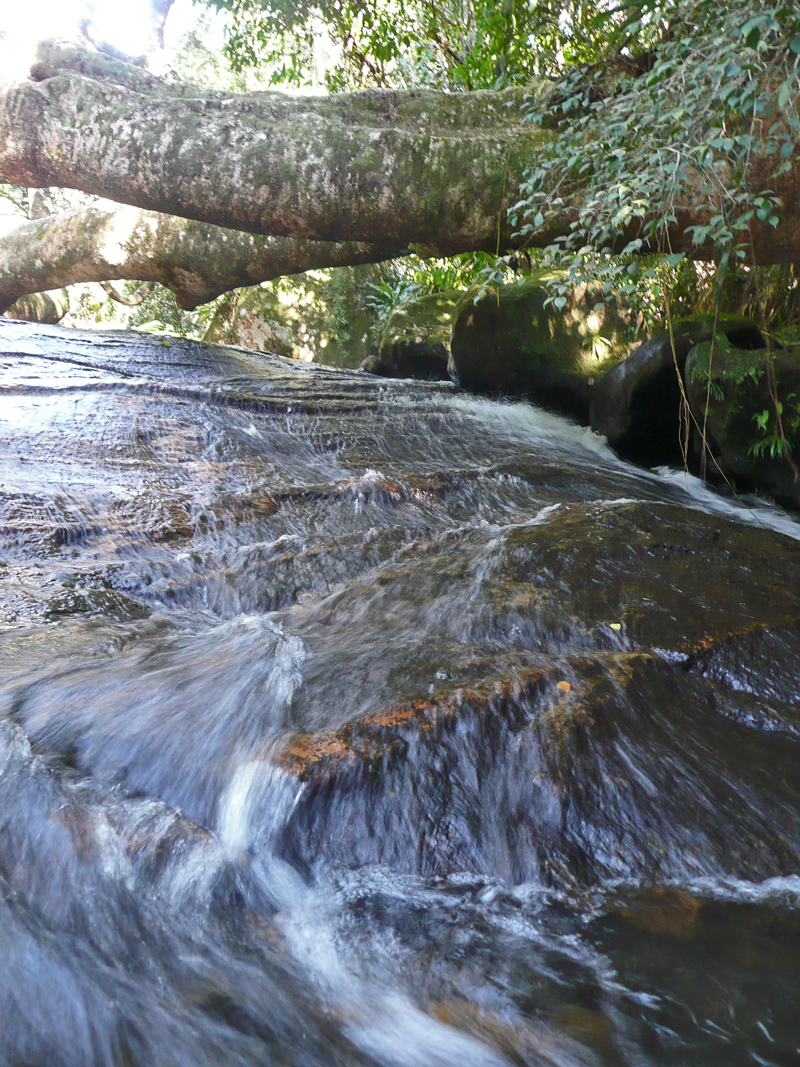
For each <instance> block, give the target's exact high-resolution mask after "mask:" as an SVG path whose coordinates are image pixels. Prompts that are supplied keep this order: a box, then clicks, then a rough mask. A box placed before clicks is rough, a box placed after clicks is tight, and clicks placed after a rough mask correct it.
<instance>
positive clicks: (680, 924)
mask: <svg viewBox="0 0 800 1067" xmlns="http://www.w3.org/2000/svg"><path fill="white" fill-rule="evenodd" d="M0 420H1V422H0V425H2V434H1V435H0V547H1V556H0V909H1V914H0V1064H2V1065H6V1064H7V1065H13V1067H23V1065H25V1067H34V1065H42V1067H44V1065H47V1067H61V1065H63V1067H73V1065H74V1067H93V1065H95V1064H97V1065H112V1064H114V1065H123V1064H124V1065H134V1064H135V1065H142V1067H160V1065H165V1067H166V1065H178V1064H186V1065H192V1067H202V1065H205V1064H208V1065H209V1067H211V1065H221V1064H231V1065H233V1064H247V1065H250V1064H276V1065H277V1064H280V1065H289V1064H291V1065H297V1067H315V1065H320V1067H323V1065H345V1064H347V1065H383V1067H440V1065H441V1067H445V1065H447V1067H484V1065H485V1067H489V1065H491V1067H497V1065H503V1064H505V1065H507V1064H531V1065H540V1064H541V1065H595V1064H597V1065H614V1067H616V1065H676V1067H677V1065H692V1067H697V1065H719V1064H725V1065H738V1064H761V1065H764V1064H766V1065H776V1067H782V1065H786V1064H793V1063H800V1010H799V1009H798V1005H799V1004H800V774H798V744H799V742H800V672H798V663H800V578H799V577H798V576H799V575H800V542H799V541H798V535H800V525H798V523H797V522H795V521H794V520H793V519H791V518H789V517H787V516H785V515H783V514H782V513H780V512H778V511H777V510H770V509H768V508H765V507H759V506H757V505H755V504H753V503H752V502H751V503H750V505H749V506H743V505H741V504H739V503H737V502H735V501H725V500H723V499H721V498H719V497H717V496H715V495H714V494H712V493H710V492H708V491H706V490H705V489H704V488H703V487H702V486H700V485H698V484H697V483H696V482H693V481H692V480H687V479H685V478H684V476H683V475H682V474H681V475H677V474H675V473H674V472H673V473H671V472H661V473H660V474H655V473H649V472H644V471H640V470H637V469H635V468H633V467H631V466H629V465H627V464H624V463H622V462H620V461H619V460H617V459H616V458H615V457H614V456H613V455H612V454H611V452H610V451H609V450H608V449H607V448H606V447H605V445H604V444H603V442H602V441H601V440H600V439H598V438H597V437H595V436H593V435H591V434H590V433H589V432H588V431H584V430H582V429H579V428H577V427H575V426H572V425H570V424H568V423H567V422H565V421H563V420H561V419H558V418H556V417H554V416H550V415H547V414H545V413H543V412H541V411H537V410H536V409H534V408H531V407H530V406H528V405H525V404H501V403H496V402H491V401H487V400H479V399H476V398H471V397H467V396H464V395H462V394H459V393H458V392H457V391H456V390H455V389H453V388H451V387H449V386H446V385H441V384H429V383H420V382H394V381H383V380H377V379H373V378H371V377H369V376H366V375H358V374H348V373H346V372H339V371H334V370H328V369H324V368H320V367H311V366H305V365H298V364H293V363H291V362H288V361H284V360H280V359H278V358H272V357H269V356H260V355H257V354H253V353H246V352H243V351H239V350H234V349H225V348H220V347H213V346H203V345H199V344H194V343H190V342H182V341H176V340H169V341H161V340H159V339H157V338H149V337H144V336H135V335H110V334H105V335H103V334H99V335H92V334H82V333H79V332H74V331H65V330H59V329H56V328H43V327H34V326H29V325H25V324H20V323H11V322H5V321H4V320H0Z"/></svg>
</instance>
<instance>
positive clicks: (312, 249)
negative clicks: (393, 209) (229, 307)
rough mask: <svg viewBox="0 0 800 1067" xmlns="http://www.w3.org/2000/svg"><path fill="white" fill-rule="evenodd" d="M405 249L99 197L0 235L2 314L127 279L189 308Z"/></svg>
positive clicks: (378, 258) (376, 260)
mask: <svg viewBox="0 0 800 1067" xmlns="http://www.w3.org/2000/svg"><path fill="white" fill-rule="evenodd" d="M403 251H404V248H403V247H402V246H397V245H394V246H392V245H383V246H380V247H378V246H375V245H367V244H360V243H356V242H352V241H351V242H340V243H334V242H328V241H305V240H299V239H294V238H290V237H264V236H257V235H253V234H249V233H242V232H240V231H236V230H225V229H222V228H221V227H219V226H210V225H208V224H206V223H201V222H190V221H187V220H185V219H180V218H177V217H175V216H173V215H161V214H158V213H157V212H154V211H142V210H140V209H139V208H133V207H120V206H119V205H115V204H113V205H112V204H109V203H102V202H101V203H97V204H93V205H91V206H90V207H85V208H79V209H76V210H75V211H71V212H66V213H64V214H60V215H49V216H46V217H44V218H41V219H35V220H33V221H31V222H27V223H25V224H23V225H22V226H20V227H19V228H18V229H16V230H13V231H12V232H11V233H9V234H6V235H5V236H4V237H2V238H0V314H2V312H4V311H6V310H7V309H8V308H9V307H10V306H11V305H12V304H13V303H14V302H15V301H16V300H17V299H18V298H19V297H21V296H24V295H26V294H28V293H37V292H41V291H43V290H49V289H57V288H61V287H62V286H66V285H72V284H74V283H76V282H105V281H111V280H115V281H117V280H123V279H124V280H136V281H151V282H160V283H161V284H162V285H164V286H166V287H167V288H168V289H171V290H172V292H173V293H174V294H175V299H176V301H177V303H178V306H179V307H181V308H183V309H184V310H187V311H190V310H192V309H193V308H195V307H197V306H198V304H204V303H206V302H207V301H209V300H212V299H213V298H214V297H216V296H219V295H220V294H221V293H226V292H228V291H229V290H231V289H238V288H239V287H241V286H247V285H256V284H258V283H259V282H263V281H269V280H270V279H271V278H278V277H282V276H283V275H286V274H297V273H299V272H301V271H306V270H310V269H312V268H314V267H341V266H351V265H353V264H356V263H374V262H378V261H379V260H382V259H390V258H392V257H394V256H397V255H401V254H402V253H403Z"/></svg>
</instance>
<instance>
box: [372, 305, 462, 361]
mask: <svg viewBox="0 0 800 1067" xmlns="http://www.w3.org/2000/svg"><path fill="white" fill-rule="evenodd" d="M462 296H463V293H462V292H460V291H455V292H444V293H431V294H429V295H427V296H422V297H419V298H418V299H417V300H409V301H407V302H406V303H404V304H399V305H398V306H397V307H396V308H394V309H393V310H392V312H391V314H390V315H389V318H388V319H387V320H386V326H385V327H384V329H383V333H382V334H381V339H380V343H379V346H378V355H377V356H370V357H368V358H367V359H365V360H364V361H363V363H362V364H361V369H362V370H366V371H369V372H370V373H371V374H380V375H382V376H383V377H385V378H427V379H429V380H432V381H446V380H447V378H448V376H449V375H448V370H447V361H448V358H449V356H450V331H451V328H452V323H453V314H454V311H455V309H456V307H457V306H458V303H459V301H460V300H461V298H462Z"/></svg>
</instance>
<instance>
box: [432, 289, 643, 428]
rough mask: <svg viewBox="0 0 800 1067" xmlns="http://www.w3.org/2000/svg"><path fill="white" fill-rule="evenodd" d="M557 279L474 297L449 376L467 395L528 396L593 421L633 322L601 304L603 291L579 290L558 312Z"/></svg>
mask: <svg viewBox="0 0 800 1067" xmlns="http://www.w3.org/2000/svg"><path fill="white" fill-rule="evenodd" d="M548 278H552V275H545V274H537V275H535V276H532V277H531V278H528V279H526V280H525V281H523V282H521V283H520V284H518V285H510V286H503V287H501V288H499V289H491V290H486V291H484V292H482V293H481V292H480V291H478V290H470V291H469V292H467V293H466V294H465V296H464V297H463V298H462V301H461V303H460V305H459V307H458V309H457V312H456V315H455V319H454V322H453V335H452V338H451V343H450V349H451V358H450V371H451V374H452V376H453V377H454V378H455V379H456V380H457V381H458V382H459V383H460V384H461V385H462V386H464V388H465V389H472V390H476V391H478V392H484V393H502V394H505V395H508V396H527V397H531V398H532V399H534V400H537V401H538V402H540V403H542V404H546V405H547V406H549V407H553V408H555V409H556V410H558V411H563V412H565V413H567V414H571V415H574V416H576V417H577V418H579V419H581V420H582V421H587V419H588V414H589V403H590V399H591V395H592V390H593V387H594V384H595V382H596V381H597V380H598V379H599V377H600V376H601V375H602V374H603V373H604V372H605V371H606V370H608V369H609V368H610V367H613V366H615V365H616V364H617V363H619V362H620V360H622V359H624V358H625V356H627V354H628V352H629V350H630V341H629V340H628V338H627V337H626V329H627V327H628V325H629V319H628V317H627V315H626V313H625V309H624V307H623V306H622V304H621V302H618V301H613V302H611V303H608V304H602V303H600V300H601V291H600V287H599V286H580V287H577V288H576V289H574V290H573V291H572V293H571V294H570V296H569V298H568V300H567V303H566V304H565V306H564V307H563V308H562V309H558V308H556V307H555V306H554V304H552V303H548V298H549V296H550V295H551V293H550V290H549V289H548V288H547V287H546V282H547V280H548Z"/></svg>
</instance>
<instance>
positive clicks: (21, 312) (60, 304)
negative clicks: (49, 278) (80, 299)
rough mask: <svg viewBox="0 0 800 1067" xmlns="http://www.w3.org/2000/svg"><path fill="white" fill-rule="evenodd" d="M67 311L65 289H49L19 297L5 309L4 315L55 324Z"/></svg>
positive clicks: (67, 301)
mask: <svg viewBox="0 0 800 1067" xmlns="http://www.w3.org/2000/svg"><path fill="white" fill-rule="evenodd" d="M68 311H69V297H68V296H67V291H66V289H51V290H50V291H49V292H46V293H31V295H30V296H22V297H20V298H19V300H17V301H16V302H15V303H13V304H12V305H11V307H10V308H9V309H8V311H6V313H5V317H6V318H7V319H22V320H23V321H25V322H41V323H44V324H45V325H47V326H55V324H56V323H57V322H61V320H62V319H63V318H64V316H65V315H66V313H67V312H68Z"/></svg>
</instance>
